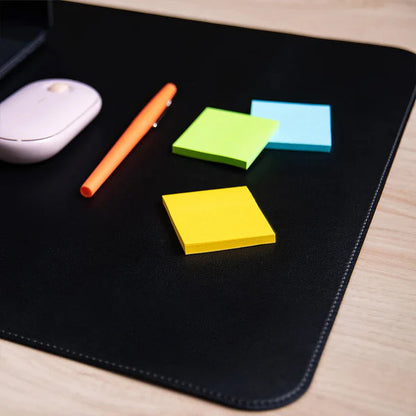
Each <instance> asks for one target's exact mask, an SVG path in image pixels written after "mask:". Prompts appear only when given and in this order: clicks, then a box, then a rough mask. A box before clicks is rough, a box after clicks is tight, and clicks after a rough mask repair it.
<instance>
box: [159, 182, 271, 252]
mask: <svg viewBox="0 0 416 416" xmlns="http://www.w3.org/2000/svg"><path fill="white" fill-rule="evenodd" d="M162 200H163V205H164V206H165V208H166V211H167V213H168V215H169V218H170V220H171V222H172V225H173V227H174V229H175V232H176V235H177V236H178V238H179V241H180V243H181V245H182V248H183V250H184V251H185V254H194V253H204V252H208V251H217V250H227V249H231V248H238V247H247V246H254V245H258V244H268V243H275V242H276V235H275V233H274V231H273V229H272V227H271V226H270V224H269V223H268V221H267V219H266V218H265V216H264V215H263V213H262V212H261V210H260V208H259V206H258V205H257V203H256V201H255V199H254V197H253V195H252V194H251V192H250V191H249V190H248V188H247V187H246V186H237V187H234V188H221V189H211V190H207V191H197V192H185V193H180V194H171V195H163V196H162Z"/></svg>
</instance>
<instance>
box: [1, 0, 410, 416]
mask: <svg viewBox="0 0 416 416" xmlns="http://www.w3.org/2000/svg"><path fill="white" fill-rule="evenodd" d="M89 3H95V4H101V5H108V6H114V7H121V8H129V9H135V10H140V11H147V12H153V13H158V14H166V15H171V16H180V17H186V18H193V19H198V20H206V21H212V22H221V23H228V24H235V25H240V26H247V27H255V28H264V29H270V30H275V31H285V32H289V33H299V34H306V35H311V36H318V37H326V38H334V39H345V40H355V41H361V42H371V43H379V44H386V45H392V46H399V47H402V48H406V49H410V50H412V51H413V52H416V0H384V1H382V0H340V1H333V0H207V1H203V0H130V1H129V0H114V1H110V0H91V1H89ZM415 165H416V114H415V111H413V115H412V116H411V118H410V120H409V123H408V125H407V127H406V131H405V133H404V136H403V139H402V143H401V145H400V148H399V150H398V153H397V155H396V158H395V161H394V164H393V167H392V170H391V172H390V175H389V178H388V180H387V184H386V186H385V188H384V191H383V195H382V198H381V200H380V203H379V205H378V208H377V211H376V214H375V217H374V219H373V221H372V224H371V227H370V230H369V232H368V234H367V237H366V240H365V243H364V246H363V248H362V251H361V254H360V257H359V259H358V262H357V264H356V266H355V269H354V272H353V275H352V278H351V281H350V284H349V286H348V289H347V292H346V295H345V298H344V300H343V303H342V306H341V308H340V311H339V313H338V317H337V319H336V322H335V325H334V327H333V329H332V332H331V335H330V337H329V340H328V343H327V345H326V347H325V350H324V354H323V356H322V359H321V361H320V363H319V366H318V369H317V371H316V374H315V377H314V379H313V381H312V385H311V386H310V388H309V390H308V391H307V392H306V394H305V395H304V396H302V397H301V398H300V399H299V400H297V401H296V402H295V403H293V404H291V405H289V406H286V407H284V408H282V409H277V410H273V411H269V412H262V414H267V415H268V414H270V415H276V416H277V415H279V416H289V415H296V416H306V415H307V416H314V415H322V416H325V415H328V416H333V415H337V416H342V415H348V416H349V415H366V416H367V415H374V416H375V415H377V416H383V415H386V416H387V415H388V416H390V415H394V416H400V415H415V414H416V221H415V216H416V209H415V206H416V168H415ZM239 414H253V413H252V412H250V413H247V412H241V411H237V410H232V409H228V408H226V407H222V406H218V405H215V404H212V403H209V402H206V401H203V400H199V399H196V398H193V397H191V396H187V395H184V394H180V393H177V392H174V391H170V390H167V389H163V388H160V387H157V386H153V385H151V384H147V383H143V382H140V381H136V380H132V379H129V378H127V377H123V376H119V375H116V374H112V373H110V372H107V371H103V370H100V369H97V368H94V367H90V366H88V365H84V364H80V363H77V362H75V361H71V360H67V359H64V358H60V357H56V356H53V355H50V354H47V353H43V352H40V351H37V350H34V349H31V348H27V347H23V346H20V345H17V344H14V343H11V342H7V341H0V415H2V416H12V415H19V416H22V415H35V416H38V415H39V416H47V415H71V416H72V415H78V416H82V415H89V416H91V415H118V416H127V415H140V416H146V415H152V416H153V415H172V416H176V415H177V416H189V415H201V416H204V415H212V416H219V415H221V416H231V415H239Z"/></svg>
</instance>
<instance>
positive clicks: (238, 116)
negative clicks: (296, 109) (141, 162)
mask: <svg viewBox="0 0 416 416" xmlns="http://www.w3.org/2000/svg"><path fill="white" fill-rule="evenodd" d="M278 126H279V122H278V121H275V120H270V119H267V118H261V117H253V116H251V115H249V114H243V113H237V112H235V111H227V110H221V109H217V108H211V107H207V108H205V110H204V111H202V113H201V114H200V115H199V116H198V117H197V118H196V119H195V120H194V122H193V123H192V124H191V125H190V126H189V127H188V128H187V129H186V130H185V132H184V133H183V134H182V135H181V136H180V137H179V138H178V139H177V140H176V141H175V142H174V143H173V145H172V151H173V153H175V154H178V155H182V156H188V157H194V158H197V159H203V160H208V161H211V162H221V163H227V164H229V165H233V166H237V167H239V168H243V169H248V168H249V167H250V165H251V164H252V163H253V162H254V160H255V159H256V158H257V156H258V155H259V154H260V153H261V151H262V150H263V149H264V147H265V146H266V144H267V143H268V142H269V139H270V138H271V136H272V135H273V133H274V132H275V131H276V130H277V128H278Z"/></svg>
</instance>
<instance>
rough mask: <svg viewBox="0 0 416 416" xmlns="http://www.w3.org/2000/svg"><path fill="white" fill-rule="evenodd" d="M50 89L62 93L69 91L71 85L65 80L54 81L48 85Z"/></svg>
mask: <svg viewBox="0 0 416 416" xmlns="http://www.w3.org/2000/svg"><path fill="white" fill-rule="evenodd" d="M48 91H50V92H54V93H58V94H59V93H62V92H67V91H69V85H68V84H67V83H65V82H54V83H53V84H51V85H50V86H49V87H48Z"/></svg>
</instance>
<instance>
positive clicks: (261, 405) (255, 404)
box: [0, 86, 416, 410]
mask: <svg viewBox="0 0 416 416" xmlns="http://www.w3.org/2000/svg"><path fill="white" fill-rule="evenodd" d="M415 95H416V86H415V87H414V89H413V92H412V95H411V98H410V101H409V104H408V106H407V108H406V112H405V115H404V117H403V120H402V123H401V125H400V127H399V130H398V132H397V135H396V138H395V141H394V143H393V146H392V149H391V151H390V154H389V157H388V159H387V162H386V165H385V166H384V170H383V172H382V174H381V177H380V181H379V183H378V185H377V187H376V190H375V193H374V196H373V198H372V200H371V203H370V206H369V209H368V211H367V215H366V217H365V219H364V222H363V224H362V226H361V230H360V233H359V234H358V238H357V240H356V243H355V245H354V248H353V250H352V252H351V255H350V257H349V259H348V262H347V264H346V267H345V271H344V274H343V276H342V279H341V283H340V285H339V287H338V290H337V292H336V294H335V297H334V301H333V302H332V306H331V308H330V310H329V313H328V316H327V318H326V320H325V323H324V326H323V328H322V330H321V333H320V335H319V338H318V341H317V343H316V346H315V348H314V351H313V353H312V355H311V358H310V360H309V363H308V365H307V367H306V370H305V373H304V375H303V376H302V378H301V380H300V382H299V383H298V384H297V386H296V387H294V388H293V389H292V390H290V391H289V392H287V393H285V394H283V395H281V396H278V397H275V398H269V399H243V398H238V397H234V396H230V395H226V394H223V393H221V392H219V391H215V390H213V389H209V388H206V387H202V386H199V385H197V384H194V383H191V382H188V381H184V380H180V379H178V378H174V377H170V376H164V375H161V374H157V373H153V372H150V371H145V370H142V369H140V368H136V367H134V366H129V365H124V364H119V363H116V362H112V361H108V360H105V359H101V358H97V357H94V356H91V355H88V354H84V353H80V352H77V351H73V350H71V349H68V348H64V347H60V346H57V345H54V344H52V343H48V342H42V341H39V340H36V339H33V338H29V337H25V336H23V335H20V334H17V333H14V332H10V331H7V330H5V329H0V334H2V335H4V338H5V339H11V338H12V339H14V340H20V341H23V343H26V344H28V345H30V346H34V347H39V346H40V348H42V349H44V350H46V351H50V352H57V354H58V355H59V354H62V355H65V356H67V357H68V358H73V357H78V358H80V359H82V360H84V362H87V363H88V362H89V363H92V364H94V363H99V364H100V365H103V364H104V365H105V366H107V367H108V368H109V369H111V368H114V369H117V370H118V371H121V372H123V373H124V374H126V375H130V376H131V375H132V374H131V373H134V374H140V375H141V376H143V377H145V378H146V379H148V380H149V381H157V382H159V383H161V384H162V385H165V386H167V387H172V388H176V389H179V387H181V388H182V389H186V390H187V392H189V393H194V394H195V395H197V396H199V397H202V398H206V399H214V400H215V401H218V402H221V403H223V404H226V405H229V406H234V407H239V408H241V409H244V410H267V409H272V408H275V407H280V406H284V405H285V404H289V403H291V402H293V401H294V400H296V399H297V398H298V397H300V396H301V395H302V394H303V393H305V392H306V390H307V389H308V387H309V385H310V383H311V381H312V378H313V375H314V372H315V371H314V370H315V368H316V366H317V365H318V361H319V358H320V356H321V354H322V351H323V348H324V346H325V343H326V340H327V338H328V336H329V332H330V329H331V328H332V325H333V323H334V321H335V317H336V313H337V312H338V309H339V306H340V304H341V300H342V298H343V296H344V293H345V290H346V288H347V284H348V282H349V278H350V276H351V273H352V270H353V267H351V266H353V265H355V261H356V259H357V257H358V254H359V251H360V248H361V245H362V244H363V242H364V237H365V234H366V231H367V230H368V227H369V225H370V221H371V219H372V214H374V212H375V208H376V206H377V203H378V200H379V198H380V196H381V191H382V187H384V184H385V182H386V179H387V176H388V173H389V170H390V167H391V165H392V162H393V158H394V156H395V154H396V151H397V149H398V145H399V143H400V139H401V137H402V134H403V131H404V128H405V126H406V123H407V120H408V118H409V116H410V112H411V110H412V107H413V103H414V100H415ZM179 391H181V390H179Z"/></svg>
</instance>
